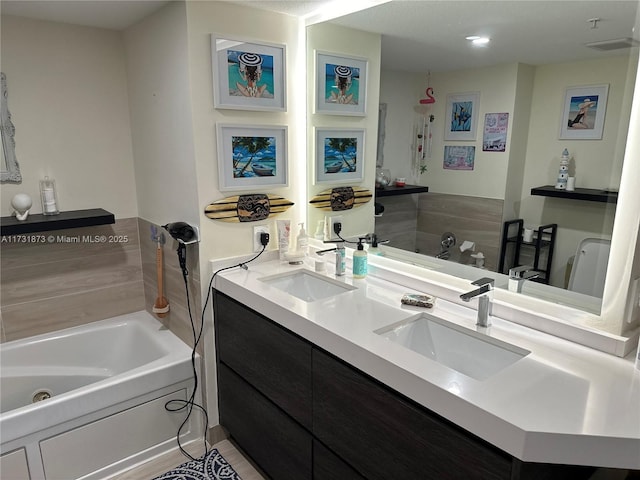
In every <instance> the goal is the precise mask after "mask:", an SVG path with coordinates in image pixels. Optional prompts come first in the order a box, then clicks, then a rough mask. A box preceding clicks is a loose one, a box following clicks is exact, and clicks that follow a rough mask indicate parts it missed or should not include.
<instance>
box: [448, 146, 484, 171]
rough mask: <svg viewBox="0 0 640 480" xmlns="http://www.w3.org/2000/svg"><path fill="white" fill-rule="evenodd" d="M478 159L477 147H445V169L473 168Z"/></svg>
mask: <svg viewBox="0 0 640 480" xmlns="http://www.w3.org/2000/svg"><path fill="white" fill-rule="evenodd" d="M475 159H476V147H467V146H461V145H460V146H454V145H447V146H446V147H444V161H443V163H442V168H444V169H445V170H473V167H474V166H475Z"/></svg>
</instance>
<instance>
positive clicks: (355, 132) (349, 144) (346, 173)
mask: <svg viewBox="0 0 640 480" xmlns="http://www.w3.org/2000/svg"><path fill="white" fill-rule="evenodd" d="M363 178H364V129H349V130H342V129H340V130H335V129H331V130H330V129H325V128H316V183H344V182H358V181H362V179H363Z"/></svg>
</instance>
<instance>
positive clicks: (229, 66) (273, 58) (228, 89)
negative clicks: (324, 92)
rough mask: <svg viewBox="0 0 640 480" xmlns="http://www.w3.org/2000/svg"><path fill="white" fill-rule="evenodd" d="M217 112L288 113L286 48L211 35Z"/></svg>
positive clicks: (214, 94) (214, 97) (214, 95)
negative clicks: (218, 109) (219, 109)
mask: <svg viewBox="0 0 640 480" xmlns="http://www.w3.org/2000/svg"><path fill="white" fill-rule="evenodd" d="M211 56H212V60H211V65H212V69H213V101H214V106H215V108H221V109H232V110H273V111H286V107H287V105H286V71H285V59H286V48H285V46H284V45H279V44H273V43H262V42H261V43H258V42H252V41H247V40H242V39H238V38H231V37H227V36H220V35H215V34H213V35H211Z"/></svg>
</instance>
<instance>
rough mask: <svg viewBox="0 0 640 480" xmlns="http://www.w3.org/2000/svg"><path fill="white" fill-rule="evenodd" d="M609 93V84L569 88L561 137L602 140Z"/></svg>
mask: <svg viewBox="0 0 640 480" xmlns="http://www.w3.org/2000/svg"><path fill="white" fill-rule="evenodd" d="M608 95H609V85H608V84H605V85H591V86H584V87H569V88H567V91H566V93H565V96H564V106H563V109H562V120H561V123H560V139H571V140H602V133H603V131H604V116H605V113H606V111H607V97H608Z"/></svg>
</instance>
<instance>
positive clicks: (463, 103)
mask: <svg viewBox="0 0 640 480" xmlns="http://www.w3.org/2000/svg"><path fill="white" fill-rule="evenodd" d="M479 108H480V92H470V93H453V94H450V95H447V111H446V114H445V129H444V139H445V140H456V141H458V140H475V139H476V129H477V125H478V110H479Z"/></svg>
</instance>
